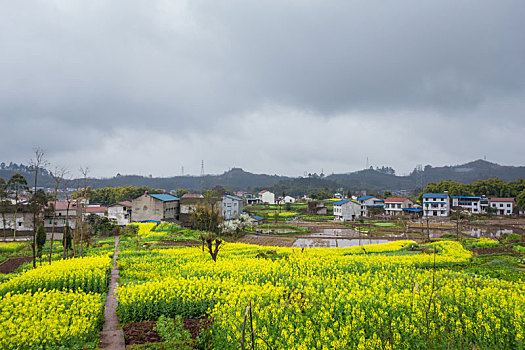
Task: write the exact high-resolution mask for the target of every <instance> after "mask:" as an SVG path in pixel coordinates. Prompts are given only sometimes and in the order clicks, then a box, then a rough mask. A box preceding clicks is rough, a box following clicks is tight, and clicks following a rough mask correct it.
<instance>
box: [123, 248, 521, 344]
mask: <svg viewBox="0 0 525 350" xmlns="http://www.w3.org/2000/svg"><path fill="white" fill-rule="evenodd" d="M413 245H415V242H412V241H397V242H391V243H386V244H383V245H374V246H365V247H364V250H363V249H362V248H363V247H352V248H339V249H330V248H321V249H305V250H301V249H297V248H274V247H272V248H269V247H259V246H253V245H245V244H227V245H226V246H225V247H224V248H223V250H221V252H220V254H219V258H218V260H217V262H216V263H214V262H213V261H211V259H210V257H209V255H207V254H206V253H205V252H203V251H202V250H200V248H180V249H158V250H154V251H153V252H134V251H123V252H121V253H120V254H119V261H118V264H119V269H120V275H121V283H122V285H121V286H119V289H118V298H119V306H118V314H119V318H120V320H121V322H131V321H142V320H156V319H157V318H158V317H159V316H160V315H166V316H173V315H176V314H179V315H183V316H184V317H203V316H204V315H206V316H207V317H211V318H212V319H213V320H214V325H213V327H212V328H211V329H210V330H209V332H210V338H211V340H212V342H213V347H214V348H217V349H236V348H238V347H239V344H240V342H241V335H242V324H243V317H244V312H245V310H246V307H247V306H248V304H249V303H251V305H252V314H253V325H254V328H255V342H256V343H257V348H261V349H264V348H267V346H268V345H270V346H271V348H272V349H374V348H382V349H399V348H416V349H417V348H462V347H463V348H490V349H497V348H523V347H524V344H525V343H524V340H523V334H524V329H523V327H524V326H523V325H524V324H525V298H524V296H525V294H524V293H525V287H524V285H523V284H521V283H512V282H505V281H500V280H495V279H490V278H486V277H479V276H476V275H472V274H466V273H459V272H451V271H447V270H446V269H443V268H444V267H447V266H449V265H457V264H462V263H467V262H468V261H470V259H471V257H472V256H471V253H470V252H468V251H466V250H465V249H463V247H462V246H461V245H460V244H459V243H457V242H447V241H445V242H436V243H432V244H429V245H427V246H426V247H425V249H424V250H410V249H409V248H410V247H412V246H413ZM269 249H271V250H272V251H274V254H272V256H273V258H272V259H266V258H262V257H261V256H262V255H261V254H259V253H260V252H261V251H267V250H269ZM246 333H248V332H246ZM250 342H251V340H250V337H246V340H245V344H251V343H250ZM247 347H248V346H247Z"/></svg>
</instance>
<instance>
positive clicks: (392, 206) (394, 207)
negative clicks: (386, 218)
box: [384, 197, 414, 215]
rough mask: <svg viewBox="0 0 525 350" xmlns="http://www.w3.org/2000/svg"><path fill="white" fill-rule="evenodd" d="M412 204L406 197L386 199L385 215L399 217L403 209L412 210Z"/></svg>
mask: <svg viewBox="0 0 525 350" xmlns="http://www.w3.org/2000/svg"><path fill="white" fill-rule="evenodd" d="M413 206H414V202H412V201H411V200H410V199H408V198H406V197H388V198H386V199H385V207H384V208H385V214H386V215H401V214H403V209H407V208H412V207H413Z"/></svg>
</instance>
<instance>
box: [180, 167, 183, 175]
mask: <svg viewBox="0 0 525 350" xmlns="http://www.w3.org/2000/svg"><path fill="white" fill-rule="evenodd" d="M180 173H181V176H184V165H183V166H181V169H180Z"/></svg>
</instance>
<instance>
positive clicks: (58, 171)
mask: <svg viewBox="0 0 525 350" xmlns="http://www.w3.org/2000/svg"><path fill="white" fill-rule="evenodd" d="M66 172H67V171H66V169H65V168H63V167H55V171H52V172H51V176H52V177H53V180H55V188H54V193H53V201H54V202H53V208H52V209H53V226H52V228H51V245H50V246H49V264H51V256H52V255H53V241H54V240H55V226H56V223H55V220H56V213H57V211H56V202H57V193H58V187H59V186H60V183H61V182H62V180H63V179H64V176H65V175H66ZM64 230H65V229H64Z"/></svg>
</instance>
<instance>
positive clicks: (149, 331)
mask: <svg viewBox="0 0 525 350" xmlns="http://www.w3.org/2000/svg"><path fill="white" fill-rule="evenodd" d="M182 322H183V323H184V329H186V330H188V331H189V332H190V334H191V338H192V339H196V338H197V337H198V336H199V334H200V332H201V331H202V330H204V329H206V328H207V327H209V324H210V321H209V320H208V319H194V318H188V319H186V318H185V319H183V320H182ZM155 325H156V322H155V321H143V322H132V323H126V324H124V325H122V331H123V332H124V338H125V339H126V345H134V344H146V343H160V342H162V341H163V340H162V338H161V337H160V335H159V334H158V333H157V332H156V331H155V330H154V329H153V328H154V327H155Z"/></svg>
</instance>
